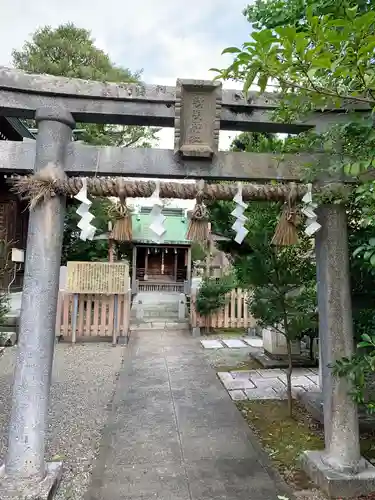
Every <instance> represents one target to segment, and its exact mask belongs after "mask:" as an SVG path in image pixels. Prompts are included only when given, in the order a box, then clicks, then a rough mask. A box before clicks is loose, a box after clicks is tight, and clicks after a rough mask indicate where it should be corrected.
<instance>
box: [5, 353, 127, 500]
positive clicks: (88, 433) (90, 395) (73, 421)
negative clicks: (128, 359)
mask: <svg viewBox="0 0 375 500" xmlns="http://www.w3.org/2000/svg"><path fill="white" fill-rule="evenodd" d="M125 349H126V347H120V346H117V347H116V348H113V347H112V346H111V345H109V344H106V343H98V344H85V345H76V346H71V345H69V344H58V345H57V346H56V351H55V359H54V370H53V378H52V388H51V408H50V420H49V426H48V432H47V459H53V458H54V459H55V460H56V459H57V458H58V457H61V459H62V460H63V462H64V474H63V480H62V483H61V486H60V489H59V491H58V493H57V495H56V497H55V498H56V500H82V499H83V496H84V493H85V491H86V488H87V486H88V484H89V481H90V473H91V469H92V465H93V460H94V458H95V455H96V452H97V450H98V447H99V444H100V438H101V431H102V428H103V426H104V424H105V421H106V418H107V408H108V405H109V403H110V402H111V401H112V397H113V392H114V389H115V383H116V379H117V375H118V372H119V370H120V366H121V362H122V358H123V354H124V350H125ZM14 359H15V348H14V347H12V348H7V349H6V350H5V352H4V354H3V356H1V357H0V457H1V458H3V457H4V453H5V451H6V435H7V426H8V419H9V412H10V397H11V385H12V378H13V366H14Z"/></svg>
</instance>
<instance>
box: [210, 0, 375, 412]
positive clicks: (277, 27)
mask: <svg viewBox="0 0 375 500" xmlns="http://www.w3.org/2000/svg"><path fill="white" fill-rule="evenodd" d="M285 7H286V2H284V1H280V2H277V1H276V0H271V1H269V2H266V1H258V2H257V3H256V4H255V5H254V6H253V7H250V8H248V9H247V16H248V19H249V20H250V21H252V22H254V25H253V26H254V27H255V31H254V32H253V33H252V34H251V40H250V41H248V42H245V43H244V44H243V46H242V47H241V48H236V47H230V48H228V49H225V51H224V52H228V53H233V54H234V61H233V63H232V64H231V65H230V66H229V67H228V68H225V69H224V70H221V71H220V70H219V77H221V78H224V79H235V80H239V81H242V82H243V86H244V91H245V92H247V91H248V90H249V88H250V86H251V85H252V84H256V85H258V87H259V89H260V92H264V91H265V89H266V88H267V87H268V86H273V87H274V88H276V89H277V90H278V91H279V93H280V96H281V100H280V106H279V109H278V111H277V113H276V116H275V117H276V118H278V119H280V120H282V121H290V120H292V119H294V118H296V117H301V116H303V115H305V114H306V113H308V112H310V111H311V110H314V109H320V110H322V111H324V110H326V109H327V108H332V107H333V108H335V107H338V106H341V107H343V108H344V110H346V111H347V115H346V117H347V122H346V123H345V124H340V125H336V126H334V127H331V128H330V129H329V130H328V131H326V132H325V133H324V134H322V135H321V136H320V138H319V141H318V144H314V146H319V148H320V150H321V149H322V147H323V148H324V150H325V151H327V152H328V153H338V154H337V155H336V156H335V157H334V160H333V161H332V160H331V158H332V157H331V156H329V158H330V164H329V169H330V170H333V171H335V172H338V173H340V174H341V173H343V172H345V173H348V174H350V175H352V176H358V181H362V180H363V177H362V174H363V173H366V172H367V171H368V170H369V169H372V168H373V167H374V166H375V130H374V122H373V117H372V116H371V113H370V112H371V111H372V112H373V111H374V109H375V68H374V64H373V63H374V49H375V29H374V28H375V6H374V2H372V1H366V2H350V1H340V2H322V1H319V2H312V1H309V0H306V1H305V2H298V1H295V0H292V1H291V2H289V1H288V7H291V9H290V10H289V11H288V12H287V10H286V8H285ZM284 8H285V9H284ZM282 11H284V12H282ZM359 107H361V108H362V109H367V110H368V113H367V114H362V115H361V116H360V117H359V115H358V114H356V115H353V114H351V113H350V111H351V110H352V109H358V108H359ZM324 168H325V169H326V170H327V163H326V164H325V166H324ZM314 169H315V170H314ZM314 169H311V171H310V174H312V178H314V176H315V175H316V174H317V173H318V172H317V171H319V166H317V165H315V166H314ZM374 192H375V184H374V182H373V181H369V182H366V183H363V182H362V183H360V185H359V187H358V190H357V192H356V193H354V194H353V196H352V197H351V198H350V200H349V205H348V213H349V231H350V232H349V245H350V249H351V250H352V257H351V272H352V276H353V274H354V276H356V279H355V280H352V282H353V281H354V283H353V285H354V286H353V294H354V296H355V297H354V299H355V298H357V300H353V305H354V319H355V327H356V330H357V335H362V337H364V338H365V339H366V340H365V343H366V342H367V345H366V349H367V351H366V353H365V355H363V353H362V352H358V353H357V354H356V355H355V356H354V357H353V358H352V359H350V360H343V363H342V365H341V366H340V367H339V368H337V371H338V373H340V374H342V375H347V376H348V377H349V378H350V379H351V380H352V382H353V383H354V386H355V387H354V390H353V396H354V397H355V398H357V399H356V400H357V401H359V402H361V398H362V400H363V397H362V395H363V394H362V392H361V391H362V389H363V381H364V380H366V377H367V375H368V373H369V372H371V373H373V372H374V371H375V370H374V363H373V362H372V360H373V359H375V357H374V356H373V352H375V350H374V345H375V344H374V342H373V339H372V337H371V336H369V334H370V335H371V334H372V332H373V327H374V325H375V322H374V312H373V306H372V304H373V295H374V293H373V278H374V268H375V230H374V223H373V220H374V214H375V208H374V199H375V198H374ZM364 298H366V299H367V300H363V299H364ZM366 302H367V306H366V305H365V307H363V305H364V304H366ZM358 303H359V304H360V307H359V308H358V309H357V310H356V305H357V304H358ZM369 339H370V340H371V341H369ZM363 346H364V345H363V343H362V344H361V347H362V348H363ZM369 360H370V361H369ZM361 384H362V386H361Z"/></svg>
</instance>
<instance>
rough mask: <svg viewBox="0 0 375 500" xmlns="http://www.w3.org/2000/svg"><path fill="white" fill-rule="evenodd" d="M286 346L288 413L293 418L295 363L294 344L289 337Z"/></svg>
mask: <svg viewBox="0 0 375 500" xmlns="http://www.w3.org/2000/svg"><path fill="white" fill-rule="evenodd" d="M286 346H287V350H288V369H287V371H286V388H287V396H288V412H289V416H290V417H292V416H293V397H292V371H293V362H292V342H291V341H290V339H288V337H286Z"/></svg>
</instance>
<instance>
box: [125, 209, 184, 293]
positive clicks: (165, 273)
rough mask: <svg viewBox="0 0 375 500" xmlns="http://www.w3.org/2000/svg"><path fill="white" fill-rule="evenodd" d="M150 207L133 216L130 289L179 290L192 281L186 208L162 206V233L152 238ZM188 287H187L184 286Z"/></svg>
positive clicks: (135, 290)
mask: <svg viewBox="0 0 375 500" xmlns="http://www.w3.org/2000/svg"><path fill="white" fill-rule="evenodd" d="M150 213H151V207H142V208H141V209H140V211H139V213H134V214H133V215H132V246H133V258H132V290H133V292H135V293H136V292H138V291H142V290H144V291H146V290H150V291H181V292H184V290H185V289H186V287H189V285H190V280H191V242H190V241H188V240H187V239H186V234H187V231H188V217H187V215H186V211H185V209H182V208H169V207H165V208H164V209H163V212H162V213H163V215H164V216H165V222H164V228H165V233H164V234H163V235H162V236H161V237H160V238H159V241H157V242H156V241H155V240H154V238H155V236H154V235H153V234H152V231H151V230H150V225H151V223H152V218H151V214H150ZM187 289H189V288H187Z"/></svg>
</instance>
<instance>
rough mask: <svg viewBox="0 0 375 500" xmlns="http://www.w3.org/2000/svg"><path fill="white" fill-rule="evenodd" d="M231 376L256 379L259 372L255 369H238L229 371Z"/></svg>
mask: <svg viewBox="0 0 375 500" xmlns="http://www.w3.org/2000/svg"><path fill="white" fill-rule="evenodd" d="M230 374H231V375H232V377H233V378H235V379H236V378H246V379H253V378H255V379H257V378H260V377H259V373H258V372H257V371H256V370H239V371H233V372H230Z"/></svg>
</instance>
